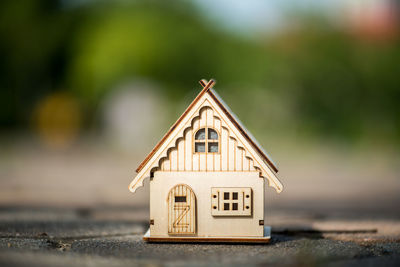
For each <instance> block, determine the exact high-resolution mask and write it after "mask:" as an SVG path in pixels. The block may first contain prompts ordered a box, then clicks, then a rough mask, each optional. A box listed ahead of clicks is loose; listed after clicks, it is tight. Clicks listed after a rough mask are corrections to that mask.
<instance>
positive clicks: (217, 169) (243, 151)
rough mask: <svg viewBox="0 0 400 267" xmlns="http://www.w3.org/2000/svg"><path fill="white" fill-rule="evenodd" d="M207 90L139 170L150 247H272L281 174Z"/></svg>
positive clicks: (133, 188)
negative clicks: (269, 225)
mask: <svg viewBox="0 0 400 267" xmlns="http://www.w3.org/2000/svg"><path fill="white" fill-rule="evenodd" d="M200 83H201V84H202V86H203V90H202V91H201V92H200V93H199V95H198V96H197V97H196V98H195V99H194V101H193V102H192V103H191V104H190V105H189V107H188V108H187V109H186V111H185V112H184V113H183V114H182V116H181V117H180V118H179V119H178V121H177V122H176V123H175V124H174V125H173V126H172V127H171V129H170V130H169V131H168V132H167V133H166V134H165V135H164V137H163V138H162V139H161V141H160V142H159V143H158V144H157V145H156V147H155V148H154V149H153V150H152V151H151V152H150V154H149V155H148V156H147V157H146V159H145V160H144V161H143V162H142V163H141V164H140V166H139V167H138V169H137V173H138V174H137V176H136V177H135V178H134V180H133V181H132V183H131V184H130V186H129V189H130V191H132V192H135V191H136V190H137V188H138V187H140V186H143V180H144V179H146V178H149V179H150V229H149V232H148V233H146V236H145V240H149V241H174V240H176V241H190V240H196V241H202V240H208V241H224V240H225V241H228V240H235V239H237V240H242V239H243V240H244V239H249V240H253V239H254V240H261V239H263V240H266V239H269V237H267V238H266V235H265V227H264V188H265V184H268V185H269V186H271V187H273V188H274V189H275V190H276V191H277V192H281V191H282V189H283V186H282V184H281V183H280V181H279V180H278V178H277V177H276V173H277V171H278V170H277V168H276V165H275V164H274V163H273V162H272V160H271V159H270V157H269V156H268V155H267V153H266V152H265V151H264V150H263V149H262V148H261V146H260V145H259V144H258V143H257V142H256V141H255V139H254V137H252V136H251V134H250V133H249V132H248V131H247V130H246V129H245V128H244V126H243V125H242V124H241V123H240V122H239V120H238V119H237V118H236V117H235V116H234V114H233V113H232V112H231V111H230V110H229V108H228V107H227V105H226V104H225V103H224V102H223V101H222V99H221V98H220V97H219V96H218V95H217V93H216V92H215V91H214V90H213V89H212V86H213V85H214V81H213V80H211V81H209V82H207V81H205V80H202V81H201V82H200Z"/></svg>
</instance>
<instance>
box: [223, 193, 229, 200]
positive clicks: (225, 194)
mask: <svg viewBox="0 0 400 267" xmlns="http://www.w3.org/2000/svg"><path fill="white" fill-rule="evenodd" d="M224 199H225V200H226V199H229V192H225V193H224Z"/></svg>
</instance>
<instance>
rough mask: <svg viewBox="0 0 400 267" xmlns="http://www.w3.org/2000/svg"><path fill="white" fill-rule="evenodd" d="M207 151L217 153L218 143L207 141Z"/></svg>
mask: <svg viewBox="0 0 400 267" xmlns="http://www.w3.org/2000/svg"><path fill="white" fill-rule="evenodd" d="M208 152H214V153H218V143H208Z"/></svg>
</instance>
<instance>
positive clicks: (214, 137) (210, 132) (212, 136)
mask: <svg viewBox="0 0 400 267" xmlns="http://www.w3.org/2000/svg"><path fill="white" fill-rule="evenodd" d="M208 139H212V140H218V134H217V132H216V131H215V130H213V129H208Z"/></svg>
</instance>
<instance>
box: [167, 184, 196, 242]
mask: <svg viewBox="0 0 400 267" xmlns="http://www.w3.org/2000/svg"><path fill="white" fill-rule="evenodd" d="M167 201H168V234H173V235H188V234H195V233H196V196H195V194H194V193H193V190H192V189H191V188H190V187H189V186H187V185H185V184H178V185H176V186H174V187H173V188H172V189H171V190H170V191H169V194H168V200H167Z"/></svg>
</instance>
